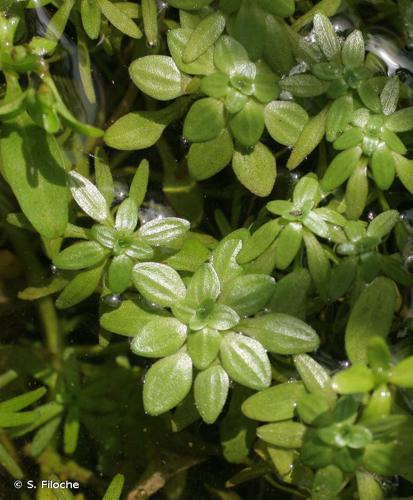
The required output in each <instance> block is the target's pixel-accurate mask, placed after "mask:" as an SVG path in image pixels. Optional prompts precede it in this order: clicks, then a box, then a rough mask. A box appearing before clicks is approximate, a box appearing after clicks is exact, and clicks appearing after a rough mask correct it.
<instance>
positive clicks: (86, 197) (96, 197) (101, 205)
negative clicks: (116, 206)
mask: <svg viewBox="0 0 413 500" xmlns="http://www.w3.org/2000/svg"><path fill="white" fill-rule="evenodd" d="M68 179H69V187H70V191H71V193H72V196H73V198H74V199H75V201H76V203H77V204H78V205H79V207H80V208H81V209H82V210H83V211H84V212H85V213H86V214H87V215H89V217H91V218H92V219H94V220H95V221H97V222H101V223H105V222H106V223H107V222H109V221H110V220H111V218H112V217H111V215H110V211H109V207H108V205H107V203H106V200H105V197H104V196H103V194H102V193H101V192H100V191H99V190H98V189H97V188H96V186H94V184H92V183H91V182H90V181H89V180H88V179H86V177H83V175H81V174H79V173H78V172H76V171H75V170H72V171H71V172H70V173H69V176H68Z"/></svg>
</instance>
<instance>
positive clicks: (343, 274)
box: [328, 257, 357, 302]
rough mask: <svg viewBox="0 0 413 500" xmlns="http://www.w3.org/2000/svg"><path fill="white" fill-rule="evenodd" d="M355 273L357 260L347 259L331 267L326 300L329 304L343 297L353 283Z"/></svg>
mask: <svg viewBox="0 0 413 500" xmlns="http://www.w3.org/2000/svg"><path fill="white" fill-rule="evenodd" d="M356 272H357V258H353V257H348V258H344V259H343V260H341V261H340V262H339V263H338V264H337V265H335V266H334V265H333V267H332V269H331V274H330V282H329V286H328V298H329V300H330V301H331V302H334V301H336V300H338V299H339V298H341V297H343V296H344V295H345V294H346V293H347V292H348V290H349V289H350V287H351V285H352V284H353V282H354V278H355V276H356Z"/></svg>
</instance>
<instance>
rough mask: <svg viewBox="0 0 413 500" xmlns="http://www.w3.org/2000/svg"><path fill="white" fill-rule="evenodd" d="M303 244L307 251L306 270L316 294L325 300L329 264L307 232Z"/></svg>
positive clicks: (324, 253) (317, 244)
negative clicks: (308, 272) (307, 269)
mask: <svg viewBox="0 0 413 500" xmlns="http://www.w3.org/2000/svg"><path fill="white" fill-rule="evenodd" d="M304 243H305V248H306V251H307V260H308V268H309V271H310V274H311V277H312V279H313V281H314V284H315V286H316V288H317V291H318V293H319V294H320V295H321V296H322V297H323V298H324V300H326V298H327V290H328V279H329V277H330V262H329V260H328V257H327V255H326V252H325V251H324V249H323V247H322V246H321V245H320V243H319V242H318V240H317V238H316V237H315V236H314V235H313V234H312V233H310V232H309V231H305V232H304Z"/></svg>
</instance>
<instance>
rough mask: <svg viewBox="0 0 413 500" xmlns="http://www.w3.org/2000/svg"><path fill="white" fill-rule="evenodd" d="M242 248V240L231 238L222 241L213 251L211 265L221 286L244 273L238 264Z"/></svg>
mask: <svg viewBox="0 0 413 500" xmlns="http://www.w3.org/2000/svg"><path fill="white" fill-rule="evenodd" d="M241 248H242V241H241V240H239V239H237V238H234V239H231V238H229V239H224V240H222V241H221V242H220V243H219V244H218V246H217V247H216V248H215V250H214V251H213V253H212V258H211V263H212V265H213V266H214V269H215V271H216V273H217V275H218V277H219V281H220V282H221V284H225V283H226V282H227V281H229V280H231V279H233V278H236V277H237V276H239V275H240V274H242V273H243V269H242V267H241V266H240V265H239V264H238V257H239V254H240V250H241Z"/></svg>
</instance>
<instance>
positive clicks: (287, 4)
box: [258, 0, 295, 17]
mask: <svg viewBox="0 0 413 500" xmlns="http://www.w3.org/2000/svg"><path fill="white" fill-rule="evenodd" d="M258 4H259V5H260V7H261V8H262V9H264V10H265V11H267V12H269V13H270V14H272V15H273V16H278V17H289V16H292V15H293V14H294V10H295V2H294V0H278V1H277V2H273V1H272V0H258Z"/></svg>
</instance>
